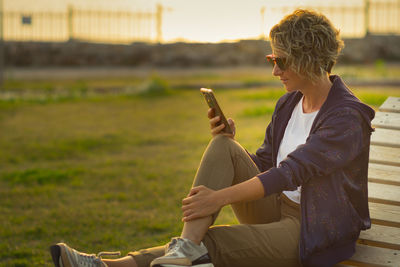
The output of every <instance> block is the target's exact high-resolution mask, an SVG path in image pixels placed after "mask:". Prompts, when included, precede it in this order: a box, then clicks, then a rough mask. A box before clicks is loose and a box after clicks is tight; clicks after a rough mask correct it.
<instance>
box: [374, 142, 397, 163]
mask: <svg viewBox="0 0 400 267" xmlns="http://www.w3.org/2000/svg"><path fill="white" fill-rule="evenodd" d="M369 153H370V154H369V162H371V163H379V164H385V165H392V166H400V148H399V147H386V146H374V145H371V146H370V152H369Z"/></svg>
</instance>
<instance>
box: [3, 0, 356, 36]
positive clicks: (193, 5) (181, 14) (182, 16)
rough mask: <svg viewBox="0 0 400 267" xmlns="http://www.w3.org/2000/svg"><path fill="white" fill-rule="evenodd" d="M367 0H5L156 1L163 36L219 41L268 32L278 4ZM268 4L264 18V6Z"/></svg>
mask: <svg viewBox="0 0 400 267" xmlns="http://www.w3.org/2000/svg"><path fill="white" fill-rule="evenodd" d="M363 1H364V0H335V1H331V0H330V1H323V2H322V1H316V0H308V1H307V0H303V1H298V0H286V1H270V0H267V1H266V0H238V1H232V0H202V1H195V0H34V1H32V0H3V3H4V4H3V5H4V9H5V10H6V11H7V10H18V11H31V10H41V11H53V10H59V11H62V10H66V7H67V6H68V5H73V6H75V7H80V8H86V9H95V10H99V9H102V10H104V9H105V10H136V11H139V10H140V11H150V12H154V11H155V7H156V5H157V4H158V3H159V4H162V5H163V6H164V7H166V8H168V9H167V10H166V11H165V12H164V17H163V27H162V29H163V40H164V41H166V42H169V41H175V40H188V41H200V42H219V41H224V40H236V39H249V38H253V39H254V38H258V37H259V36H261V35H262V34H264V35H266V34H267V32H269V29H270V27H271V26H273V25H274V24H275V23H277V22H278V21H279V20H280V19H281V18H282V14H276V12H273V9H272V8H273V7H274V6H275V7H276V6H282V5H284V6H302V5H303V6H304V5H307V4H315V3H317V4H318V5H319V6H321V5H324V4H326V3H329V4H330V5H346V6H349V5H351V6H354V5H361V4H362V3H363ZM262 7H265V16H264V20H263V19H262V17H261V14H260V10H261V8H262Z"/></svg>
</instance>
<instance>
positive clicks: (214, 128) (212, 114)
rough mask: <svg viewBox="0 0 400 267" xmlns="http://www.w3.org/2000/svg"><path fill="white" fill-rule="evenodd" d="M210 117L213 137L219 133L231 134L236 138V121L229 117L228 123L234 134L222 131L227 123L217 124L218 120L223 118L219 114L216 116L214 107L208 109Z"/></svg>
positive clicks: (231, 136) (230, 135)
mask: <svg viewBox="0 0 400 267" xmlns="http://www.w3.org/2000/svg"><path fill="white" fill-rule="evenodd" d="M208 118H209V119H210V128H211V135H212V136H213V137H214V136H216V135H218V134H223V135H226V136H229V137H230V138H232V139H234V138H235V133H236V127H235V122H234V121H233V120H232V119H231V118H229V119H228V123H229V126H230V127H231V129H232V131H233V134H228V133H224V132H222V130H223V129H224V128H225V124H223V123H221V124H219V125H217V124H218V122H219V121H220V120H221V118H220V117H219V116H215V112H214V109H212V108H210V109H208Z"/></svg>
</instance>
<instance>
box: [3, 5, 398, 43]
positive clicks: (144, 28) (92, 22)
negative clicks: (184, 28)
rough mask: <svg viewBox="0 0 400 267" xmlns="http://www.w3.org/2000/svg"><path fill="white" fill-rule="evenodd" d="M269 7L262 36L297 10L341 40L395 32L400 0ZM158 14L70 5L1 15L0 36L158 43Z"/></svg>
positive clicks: (158, 10)
mask: <svg viewBox="0 0 400 267" xmlns="http://www.w3.org/2000/svg"><path fill="white" fill-rule="evenodd" d="M267 3H268V2H267ZM269 3H270V4H267V5H266V6H265V7H263V8H262V9H261V10H262V13H261V15H262V24H263V25H264V22H265V24H267V27H265V26H263V29H265V32H263V36H266V35H267V33H268V32H269V29H270V28H271V27H272V26H273V25H274V24H275V23H277V22H278V21H279V20H280V19H281V18H282V17H283V16H284V15H286V14H288V13H290V12H292V11H293V10H294V9H295V8H299V7H300V8H310V9H314V10H317V11H321V12H323V13H324V14H325V15H326V16H327V17H328V18H330V19H331V20H332V22H333V23H334V25H335V26H336V27H338V28H339V29H340V30H341V33H342V35H343V36H345V37H363V36H365V34H400V0H360V2H359V3H358V4H352V3H354V2H351V1H348V2H346V3H344V4H340V5H338V4H337V3H336V4H335V2H333V1H330V2H323V3H322V4H320V6H316V5H314V6H312V5H307V6H297V7H295V6H290V7H289V6H287V7H285V6H275V7H274V4H276V3H277V2H276V1H274V2H271V0H269ZM163 11H165V8H164V7H163V6H162V5H157V8H156V10H154V11H153V12H133V11H95V10H82V9H76V8H73V7H69V8H68V10H66V11H64V12H4V14H3V20H2V22H3V38H4V40H5V41H55V42H64V41H68V40H82V41H89V42H105V43H131V42H135V41H146V42H161V41H162V15H163ZM194 12H195V11H194ZM255 38H258V37H256V36H255Z"/></svg>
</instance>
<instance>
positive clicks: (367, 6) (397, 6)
mask: <svg viewBox="0 0 400 267" xmlns="http://www.w3.org/2000/svg"><path fill="white" fill-rule="evenodd" d="M296 8H306V9H312V10H316V11H319V12H322V13H323V14H325V15H326V16H327V17H328V18H329V19H330V20H331V21H332V23H333V24H334V25H335V26H336V27H337V28H339V29H340V31H341V34H342V35H343V36H345V37H364V36H365V35H366V34H396V35H397V34H400V0H364V1H362V2H359V3H358V4H354V3H352V2H351V1H348V2H347V3H346V4H341V5H334V2H330V3H329V5H327V4H326V3H325V5H319V6H318V5H303V6H290V7H289V6H275V7H269V8H268V7H264V12H265V13H264V14H263V16H264V20H266V18H267V17H268V18H269V20H266V21H273V23H272V24H275V23H277V22H278V21H279V20H280V19H281V18H282V17H283V16H284V15H287V14H289V13H291V12H292V11H294V10H295V9H296ZM272 26H273V25H268V27H267V31H269V30H268V29H269V28H271V27H272Z"/></svg>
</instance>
